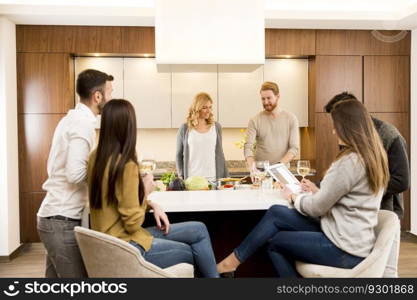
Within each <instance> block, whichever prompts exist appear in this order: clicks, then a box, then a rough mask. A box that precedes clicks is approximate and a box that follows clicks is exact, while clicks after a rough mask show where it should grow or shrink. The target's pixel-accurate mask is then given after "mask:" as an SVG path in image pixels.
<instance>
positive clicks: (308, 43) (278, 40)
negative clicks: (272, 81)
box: [265, 29, 316, 57]
mask: <svg viewBox="0 0 417 300" xmlns="http://www.w3.org/2000/svg"><path fill="white" fill-rule="evenodd" d="M315 54H316V31H315V30H308V29H265V56H266V57H274V56H278V55H295V56H306V55H315Z"/></svg>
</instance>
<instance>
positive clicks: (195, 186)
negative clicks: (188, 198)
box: [185, 176, 209, 191]
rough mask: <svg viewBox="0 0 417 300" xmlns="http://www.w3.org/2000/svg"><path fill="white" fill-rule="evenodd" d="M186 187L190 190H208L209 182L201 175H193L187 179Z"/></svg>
mask: <svg viewBox="0 0 417 300" xmlns="http://www.w3.org/2000/svg"><path fill="white" fill-rule="evenodd" d="M185 187H186V188H187V190H189V191H198V190H208V189H209V182H208V181H207V179H206V178H204V177H201V176H191V177H188V178H187V179H186V180H185Z"/></svg>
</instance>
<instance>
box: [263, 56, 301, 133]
mask: <svg viewBox="0 0 417 300" xmlns="http://www.w3.org/2000/svg"><path fill="white" fill-rule="evenodd" d="M264 80H265V81H273V82H276V83H277V84H278V85H279V90H280V99H279V104H278V105H279V106H280V107H282V108H283V109H285V110H288V111H290V112H292V113H294V114H295V116H296V117H297V119H298V122H299V124H300V127H307V126H308V60H307V59H267V60H266V61H265V65H264ZM258 98H259V97H258Z"/></svg>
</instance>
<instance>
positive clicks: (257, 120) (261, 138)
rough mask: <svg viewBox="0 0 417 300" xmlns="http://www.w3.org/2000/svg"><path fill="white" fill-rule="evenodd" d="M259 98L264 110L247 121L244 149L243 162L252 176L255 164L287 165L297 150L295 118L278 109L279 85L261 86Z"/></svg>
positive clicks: (298, 136) (297, 133)
mask: <svg viewBox="0 0 417 300" xmlns="http://www.w3.org/2000/svg"><path fill="white" fill-rule="evenodd" d="M260 95H261V100H262V105H263V107H264V110H263V111H261V112H260V113H258V114H257V115H256V116H255V117H253V118H252V119H251V120H250V121H249V125H248V129H247V139H246V143H245V146H244V154H245V159H246V162H247V164H248V168H249V170H250V171H251V172H252V171H253V170H254V161H255V160H256V161H269V163H270V164H276V163H279V162H281V163H288V162H290V161H291V160H292V159H293V158H294V157H295V156H296V155H297V154H298V151H299V148H300V134H299V128H298V120H297V117H296V116H295V115H294V114H293V113H291V112H289V111H286V110H283V109H281V108H280V107H279V106H278V103H279V99H280V97H279V88H278V85H277V84H276V83H274V82H268V81H267V82H264V83H263V84H262V87H261V90H260ZM255 144H256V145H255Z"/></svg>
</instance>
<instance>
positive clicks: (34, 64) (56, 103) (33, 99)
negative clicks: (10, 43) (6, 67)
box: [17, 53, 74, 113]
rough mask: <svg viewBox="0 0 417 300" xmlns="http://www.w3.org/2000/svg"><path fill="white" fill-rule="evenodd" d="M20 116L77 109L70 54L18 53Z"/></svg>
mask: <svg viewBox="0 0 417 300" xmlns="http://www.w3.org/2000/svg"><path fill="white" fill-rule="evenodd" d="M17 74H18V76H17V90H18V94H17V99H18V112H19V113H66V112H67V111H68V110H69V109H70V108H72V107H74V80H73V78H74V77H73V76H74V70H73V62H72V58H71V57H70V55H69V54H58V53H51V54H47V53H18V54H17Z"/></svg>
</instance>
